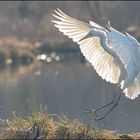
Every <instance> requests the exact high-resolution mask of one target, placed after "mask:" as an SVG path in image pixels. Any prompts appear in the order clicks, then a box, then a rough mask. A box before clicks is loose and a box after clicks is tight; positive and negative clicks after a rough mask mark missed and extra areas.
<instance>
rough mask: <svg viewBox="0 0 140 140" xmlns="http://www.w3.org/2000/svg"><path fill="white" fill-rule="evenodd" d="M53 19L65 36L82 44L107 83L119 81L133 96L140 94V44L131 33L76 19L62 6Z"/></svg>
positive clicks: (126, 93) (90, 60) (82, 49)
mask: <svg viewBox="0 0 140 140" xmlns="http://www.w3.org/2000/svg"><path fill="white" fill-rule="evenodd" d="M55 13H56V14H53V16H54V17H55V18H57V19H58V21H56V20H52V22H53V23H55V25H54V26H55V27H57V28H58V29H59V31H60V32H63V34H64V35H66V36H68V37H69V38H72V40H73V41H74V42H77V43H78V44H79V47H80V49H81V52H82V53H83V55H84V56H85V58H86V59H87V60H88V61H89V62H90V63H91V64H92V65H93V67H94V69H95V70H96V72H97V73H98V74H99V76H101V77H102V79H105V80H106V81H107V82H110V83H114V84H118V85H119V86H120V88H121V89H122V90H123V93H125V95H126V97H128V98H129V99H135V98H136V97H137V96H138V95H139V94H140V44H139V43H138V41H137V40H136V39H135V38H134V37H132V36H131V35H129V34H128V33H126V34H122V33H120V32H119V31H117V30H115V29H114V28H112V27H111V26H110V22H109V23H108V25H107V29H105V28H104V27H102V26H100V25H98V24H97V23H95V22H93V21H90V22H89V24H88V23H85V22H82V21H80V20H77V19H75V18H72V17H70V16H68V15H66V14H65V13H63V12H62V11H61V10H60V9H57V10H55Z"/></svg>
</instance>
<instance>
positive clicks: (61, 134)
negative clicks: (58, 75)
mask: <svg viewBox="0 0 140 140" xmlns="http://www.w3.org/2000/svg"><path fill="white" fill-rule="evenodd" d="M13 116H14V118H13V120H11V121H5V120H1V126H2V128H3V129H1V131H0V138H2V139H140V134H138V133H137V134H129V135H124V134H117V133H116V132H113V131H108V130H98V131H94V130H92V129H91V128H89V127H88V126H86V125H84V124H81V123H80V122H79V121H77V120H75V121H70V120H69V119H68V118H67V117H65V116H61V117H60V116H57V117H54V116H51V115H48V114H46V113H43V112H37V113H32V114H30V115H29V116H26V117H17V116H16V115H15V113H14V114H13Z"/></svg>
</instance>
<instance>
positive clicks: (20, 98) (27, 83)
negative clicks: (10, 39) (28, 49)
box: [0, 54, 140, 133]
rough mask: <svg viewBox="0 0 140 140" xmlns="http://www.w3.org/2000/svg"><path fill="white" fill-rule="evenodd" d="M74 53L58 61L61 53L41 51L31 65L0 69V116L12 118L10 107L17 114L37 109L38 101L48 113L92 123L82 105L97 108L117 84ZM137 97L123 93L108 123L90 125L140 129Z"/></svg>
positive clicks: (108, 99) (133, 130)
mask: <svg viewBox="0 0 140 140" xmlns="http://www.w3.org/2000/svg"><path fill="white" fill-rule="evenodd" d="M51 55H52V57H54V56H56V54H51ZM70 56H72V54H71V55H70ZM70 56H69V57H70ZM76 56H77V57H71V58H74V59H70V60H67V61H64V60H65V59H64V60H61V61H60V59H61V58H63V57H64V56H63V57H62V56H61V57H60V58H58V57H57V59H56V60H55V61H54V60H53V59H51V60H50V59H46V57H45V54H44V56H42V57H41V55H40V56H38V57H37V59H38V60H37V61H35V63H33V64H31V65H28V66H21V67H19V68H17V69H16V70H11V69H10V70H9V69H8V68H7V69H6V70H3V71H1V72H0V118H2V119H3V118H5V119H7V118H11V117H12V112H13V111H16V112H17V114H20V115H25V114H28V113H30V112H34V111H39V110H40V104H41V105H42V107H44V106H45V105H47V110H48V112H49V113H51V114H61V113H63V114H65V115H66V116H68V117H69V118H70V119H71V120H73V119H78V120H80V121H81V122H82V123H90V124H91V118H92V115H91V114H87V113H83V111H84V109H86V108H92V109H96V108H97V107H100V106H101V105H103V104H105V103H108V102H109V101H111V100H112V97H113V94H114V91H115V89H116V88H115V87H116V86H115V85H113V84H110V83H107V82H105V81H104V80H102V79H101V78H100V77H99V76H98V75H97V73H96V72H95V71H94V69H93V67H92V66H91V65H89V64H88V63H81V62H83V61H81V59H79V58H80V57H79V54H77V55H76ZM54 58H56V57H54ZM119 92H121V91H120V90H119V89H118V93H119ZM139 99H140V97H138V98H137V99H135V100H133V101H131V100H129V99H127V98H126V97H125V96H124V95H122V97H121V100H120V102H119V104H118V106H117V107H116V108H115V109H114V110H113V111H112V112H111V113H110V114H109V116H108V117H107V118H106V121H107V123H108V124H107V125H106V124H104V123H103V122H96V123H95V122H94V123H95V124H93V125H96V128H107V129H110V130H116V131H119V132H122V133H128V132H130V133H131V132H139V130H140V109H139V107H140V102H139Z"/></svg>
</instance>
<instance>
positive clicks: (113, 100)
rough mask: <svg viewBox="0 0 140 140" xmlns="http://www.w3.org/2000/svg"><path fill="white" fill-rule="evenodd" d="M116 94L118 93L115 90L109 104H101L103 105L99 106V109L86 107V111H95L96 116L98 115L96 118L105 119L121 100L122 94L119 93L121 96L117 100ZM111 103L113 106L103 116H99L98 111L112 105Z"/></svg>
mask: <svg viewBox="0 0 140 140" xmlns="http://www.w3.org/2000/svg"><path fill="white" fill-rule="evenodd" d="M116 94H117V92H116V91H115V94H114V96H113V99H112V101H111V102H109V103H107V104H105V105H103V106H101V107H99V108H97V109H95V110H91V109H86V111H85V112H87V113H95V117H96V118H95V119H94V120H103V119H105V117H106V116H107V115H108V114H109V113H110V112H111V111H112V110H113V109H114V108H115V107H116V106H117V105H118V103H119V100H120V98H121V94H120V95H119V97H118V98H117V100H116V101H115V97H116ZM110 105H112V107H111V108H110V109H109V110H108V111H107V112H106V113H105V114H104V115H103V116H102V117H99V116H98V111H100V110H101V109H103V108H106V107H108V106H110Z"/></svg>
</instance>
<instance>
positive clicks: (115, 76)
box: [52, 9, 120, 83]
mask: <svg viewBox="0 0 140 140" xmlns="http://www.w3.org/2000/svg"><path fill="white" fill-rule="evenodd" d="M55 13H56V14H55V15H54V14H53V16H54V17H55V18H57V19H58V21H56V20H52V22H54V23H55V27H57V28H58V29H59V31H61V32H63V34H64V35H66V36H68V37H69V38H72V39H73V41H74V42H77V43H78V44H79V45H80V49H81V52H82V53H83V55H84V56H85V58H86V59H87V60H88V61H89V62H90V63H91V64H92V65H93V66H94V68H95V70H96V72H97V73H98V74H99V75H100V76H101V77H102V78H103V79H105V80H106V81H108V82H111V83H117V82H118V80H119V76H120V67H119V66H118V65H117V64H116V63H115V62H114V58H113V56H112V55H110V54H109V53H107V52H106V51H105V50H104V49H103V47H102V46H101V43H100V38H99V37H97V36H95V37H92V38H87V39H84V40H82V41H79V40H80V39H82V38H83V37H84V36H85V35H87V33H88V32H89V31H90V30H91V29H92V28H98V29H99V28H101V30H102V29H103V27H101V26H99V25H98V24H94V22H92V26H91V25H90V24H87V23H85V22H82V21H80V20H77V19H74V18H72V17H70V16H68V15H66V14H65V13H63V12H62V11H61V10H59V9H58V10H57V11H55Z"/></svg>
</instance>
